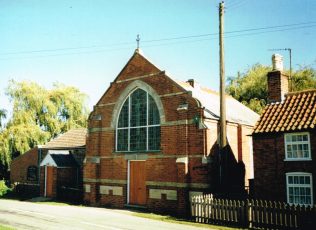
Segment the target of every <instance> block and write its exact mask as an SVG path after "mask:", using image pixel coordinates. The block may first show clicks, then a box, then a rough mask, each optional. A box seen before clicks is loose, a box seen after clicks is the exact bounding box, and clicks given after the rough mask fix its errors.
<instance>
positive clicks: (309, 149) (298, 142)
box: [284, 132, 312, 161]
mask: <svg viewBox="0 0 316 230" xmlns="http://www.w3.org/2000/svg"><path fill="white" fill-rule="evenodd" d="M295 135H307V141H296V142H292V141H290V142H288V141H287V137H288V136H295ZM289 144H290V145H292V146H293V145H303V144H307V145H308V153H309V155H308V157H288V152H287V145H289ZM284 152H285V159H284V160H285V161H309V160H312V157H311V145H310V135H309V133H308V132H300V133H285V134H284Z"/></svg>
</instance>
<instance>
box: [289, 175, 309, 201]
mask: <svg viewBox="0 0 316 230" xmlns="http://www.w3.org/2000/svg"><path fill="white" fill-rule="evenodd" d="M285 175H286V197H287V203H289V204H299V203H292V202H290V187H294V188H297V187H298V188H310V191H311V194H310V195H311V203H310V204H299V205H313V204H314V199H313V175H312V173H306V172H290V173H286V174H285ZM291 176H298V177H300V176H304V177H309V180H310V185H307V184H293V185H290V184H289V177H291Z"/></svg>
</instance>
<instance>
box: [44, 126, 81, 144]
mask: <svg viewBox="0 0 316 230" xmlns="http://www.w3.org/2000/svg"><path fill="white" fill-rule="evenodd" d="M86 134H87V129H86V128H77V129H71V130H69V131H68V132H66V133H63V134H61V135H60V136H58V137H56V138H54V139H53V140H51V141H50V142H48V143H46V144H45V145H44V146H42V148H44V149H61V148H80V147H84V146H85V145H86Z"/></svg>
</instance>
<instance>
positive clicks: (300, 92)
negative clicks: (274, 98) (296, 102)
mask: <svg viewBox="0 0 316 230" xmlns="http://www.w3.org/2000/svg"><path fill="white" fill-rule="evenodd" d="M302 93H316V89H305V90H300V91H295V92H289V93H287V94H286V95H285V97H288V96H289V97H290V96H293V95H299V94H302Z"/></svg>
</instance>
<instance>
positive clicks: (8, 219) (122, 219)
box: [0, 199, 203, 230]
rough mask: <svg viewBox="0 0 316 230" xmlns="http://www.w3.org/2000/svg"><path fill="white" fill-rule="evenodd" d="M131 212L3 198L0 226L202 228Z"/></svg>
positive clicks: (181, 229)
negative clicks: (140, 215) (133, 214)
mask: <svg viewBox="0 0 316 230" xmlns="http://www.w3.org/2000/svg"><path fill="white" fill-rule="evenodd" d="M131 213H132V212H131V211H125V210H112V209H105V208H94V207H81V206H58V205H49V204H39V203H32V202H21V201H14V200H1V199H0V224H2V225H9V226H12V227H14V228H16V229H32V230H33V229H45V230H50V229H58V230H63V229H76V230H78V229H87V230H90V229H91V230H96V229H110V230H119V229H124V230H127V229H137V230H139V229H153V230H155V229H157V230H158V229H159V230H161V229H170V230H184V229H185V230H186V229H188V230H201V229H203V228H199V227H193V226H189V225H183V224H174V223H167V222H163V221H157V220H151V219H147V218H141V217H135V216H132V215H131Z"/></svg>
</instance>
